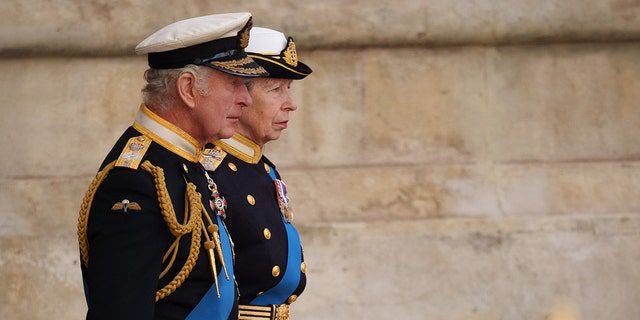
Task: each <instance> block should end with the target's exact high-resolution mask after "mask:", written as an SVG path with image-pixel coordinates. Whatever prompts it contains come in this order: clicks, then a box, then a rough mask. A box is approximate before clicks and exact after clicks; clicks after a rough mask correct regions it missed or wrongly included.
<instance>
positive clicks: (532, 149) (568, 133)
mask: <svg viewBox="0 0 640 320" xmlns="http://www.w3.org/2000/svg"><path fill="white" fill-rule="evenodd" d="M488 61H489V63H488V65H489V68H488V69H489V71H488V80H487V85H488V96H489V98H488V100H489V102H488V108H489V111H488V113H489V114H490V116H487V118H486V122H485V123H484V124H483V125H485V126H486V127H487V130H488V132H489V134H488V135H489V137H488V141H487V148H488V153H489V158H490V159H492V160H493V161H496V162H536V161H593V160H595V161H601V160H614V159H616V160H629V159H638V157H639V156H640V135H638V134H637V128H638V127H639V126H640V112H639V109H638V103H637V101H638V100H640V82H638V81H637V79H638V78H640V45H638V44H635V43H630V44H626V45H625V44H618V45H604V44H584V45H567V46H539V47H534V46H531V47H500V48H498V49H497V50H495V52H494V53H493V54H492V55H491V56H490V58H489V59H488Z"/></svg>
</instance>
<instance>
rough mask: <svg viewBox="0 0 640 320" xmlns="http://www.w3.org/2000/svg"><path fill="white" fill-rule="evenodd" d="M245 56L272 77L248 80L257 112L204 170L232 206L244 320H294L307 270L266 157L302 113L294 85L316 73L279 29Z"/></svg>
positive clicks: (256, 38)
mask: <svg viewBox="0 0 640 320" xmlns="http://www.w3.org/2000/svg"><path fill="white" fill-rule="evenodd" d="M246 51H247V54H248V55H249V56H250V57H251V58H253V60H254V61H256V62H257V63H258V64H259V65H260V66H262V67H263V68H264V69H265V70H267V72H269V76H268V77H260V78H252V79H251V80H250V81H249V80H248V81H246V83H247V87H248V88H249V93H250V94H251V98H252V99H253V105H252V106H251V107H250V108H247V109H245V110H244V112H243V114H242V117H241V118H240V124H239V126H238V130H237V131H236V134H235V135H234V136H233V137H231V138H229V139H223V140H219V141H217V142H215V146H210V147H211V148H210V149H207V150H206V151H205V155H206V157H205V158H204V159H205V160H204V163H203V164H204V166H205V168H207V169H208V170H210V171H211V172H210V174H211V175H212V177H213V179H214V180H215V181H216V182H217V184H218V188H219V192H220V194H221V195H222V196H223V197H225V199H226V200H227V203H228V207H227V209H226V215H227V217H226V223H227V227H228V228H229V233H230V234H231V238H232V239H233V241H234V244H235V246H234V250H235V254H236V256H235V275H236V280H237V282H238V289H239V291H240V298H239V304H240V305H239V319H241V320H242V319H262V318H264V319H288V314H289V305H290V304H291V303H293V302H294V301H295V300H296V299H297V297H298V296H299V295H300V294H301V293H302V291H303V290H304V287H305V284H306V277H305V272H306V265H305V263H304V260H303V256H302V247H301V245H300V239H299V236H298V233H297V231H296V229H295V228H294V226H293V224H292V212H291V208H290V206H289V198H288V196H287V187H286V185H285V183H284V181H282V178H281V177H280V174H279V173H278V172H277V171H276V168H275V165H274V164H273V163H272V162H271V161H269V159H267V158H266V157H265V156H264V155H263V154H262V151H263V149H264V146H265V144H266V143H267V142H269V141H273V140H277V139H278V138H279V137H280V134H281V133H282V131H283V130H284V129H286V128H287V126H288V121H289V113H290V112H292V111H295V110H296V108H297V107H296V105H295V103H294V101H293V99H292V97H291V95H290V87H291V83H292V82H293V80H299V79H303V78H305V77H306V76H307V75H309V74H310V73H311V69H310V68H309V67H308V66H306V65H305V64H304V63H302V62H300V61H298V55H297V52H296V47H295V43H294V41H293V39H292V38H291V37H289V38H286V37H285V35H284V34H282V33H281V32H278V31H275V30H271V29H266V28H258V27H255V28H253V29H252V30H251V33H250V40H249V46H248V47H247V48H246Z"/></svg>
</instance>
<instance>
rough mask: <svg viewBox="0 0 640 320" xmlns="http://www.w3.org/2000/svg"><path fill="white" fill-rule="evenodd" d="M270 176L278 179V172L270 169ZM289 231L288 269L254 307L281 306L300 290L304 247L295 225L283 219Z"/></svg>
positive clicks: (272, 178)
mask: <svg viewBox="0 0 640 320" xmlns="http://www.w3.org/2000/svg"><path fill="white" fill-rule="evenodd" d="M270 168H271V170H269V176H270V177H271V180H275V179H276V174H275V172H276V170H275V169H274V168H273V167H270ZM282 223H284V226H285V229H286V231H287V268H286V270H285V272H284V275H283V276H282V279H281V280H280V282H278V284H276V285H275V286H274V287H272V288H271V289H269V290H267V291H265V292H264V293H262V294H261V295H259V296H258V297H256V298H255V299H253V300H252V301H251V304H252V305H258V306H266V305H269V304H281V303H283V302H284V301H287V299H288V298H289V296H291V294H293V292H294V291H295V290H296V288H298V285H299V284H300V264H301V263H302V247H301V246H300V236H299V235H298V231H296V228H294V227H293V225H292V224H291V223H289V222H287V221H286V220H284V218H282Z"/></svg>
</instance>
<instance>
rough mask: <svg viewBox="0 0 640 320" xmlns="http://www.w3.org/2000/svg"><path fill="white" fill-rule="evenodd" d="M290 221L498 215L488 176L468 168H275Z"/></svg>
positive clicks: (385, 219)
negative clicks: (290, 213)
mask: <svg viewBox="0 0 640 320" xmlns="http://www.w3.org/2000/svg"><path fill="white" fill-rule="evenodd" d="M280 174H281V175H282V176H283V178H284V179H285V181H287V185H288V190H289V193H290V198H291V203H292V205H293V209H294V212H296V221H300V222H301V223H316V222H329V221H331V222H346V221H387V220H407V219H424V218H443V217H452V216H486V215H499V214H500V213H499V210H500V209H499V204H498V198H497V194H496V189H495V185H494V183H493V182H492V181H493V178H492V172H491V171H484V170H483V169H482V168H478V167H473V166H436V167H428V166H405V167H366V168H329V169H313V170H304V169H301V170H281V171H280Z"/></svg>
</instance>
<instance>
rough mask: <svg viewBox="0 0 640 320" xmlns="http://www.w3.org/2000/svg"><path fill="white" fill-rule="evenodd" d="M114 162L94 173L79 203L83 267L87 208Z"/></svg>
mask: <svg viewBox="0 0 640 320" xmlns="http://www.w3.org/2000/svg"><path fill="white" fill-rule="evenodd" d="M115 164H116V162H115V161H113V162H111V163H109V164H108V165H106V166H105V167H104V168H103V169H102V170H100V172H98V173H97V174H96V176H95V177H94V178H93V180H92V181H91V184H89V189H88V190H87V193H86V194H85V195H84V199H83V200H82V204H81V205H80V215H79V217H78V244H79V247H80V256H81V257H82V263H84V266H85V267H88V266H89V239H88V238H87V225H88V223H89V208H90V207H91V203H92V202H93V197H94V196H95V194H96V190H97V189H98V187H99V186H100V184H101V183H102V180H104V178H105V177H106V176H107V173H109V171H111V169H112V168H113V166H114V165H115Z"/></svg>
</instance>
